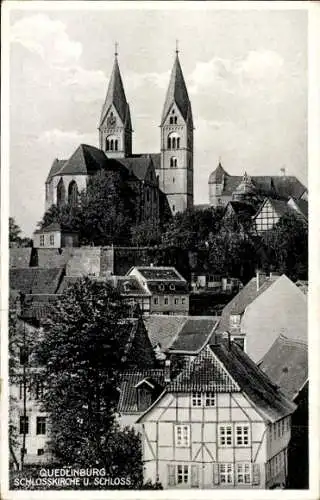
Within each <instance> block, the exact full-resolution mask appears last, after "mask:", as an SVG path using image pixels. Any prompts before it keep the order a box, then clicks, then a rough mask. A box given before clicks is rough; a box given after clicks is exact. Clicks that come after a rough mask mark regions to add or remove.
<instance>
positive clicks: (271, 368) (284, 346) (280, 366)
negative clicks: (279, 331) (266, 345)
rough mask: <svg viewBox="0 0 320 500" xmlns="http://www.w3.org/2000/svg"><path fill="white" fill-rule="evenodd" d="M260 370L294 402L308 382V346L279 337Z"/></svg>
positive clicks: (260, 365) (282, 336) (263, 360)
mask: <svg viewBox="0 0 320 500" xmlns="http://www.w3.org/2000/svg"><path fill="white" fill-rule="evenodd" d="M259 368H260V369H261V370H262V371H263V372H264V373H265V374H266V375H267V376H268V377H269V378H270V379H271V380H272V381H273V383H275V384H276V385H278V386H279V387H280V388H281V390H283V391H284V392H285V393H286V394H287V395H288V396H289V397H290V399H291V400H293V399H294V398H295V396H296V395H297V394H298V392H299V390H300V389H301V388H302V387H303V386H304V384H305V383H306V382H307V380H308V346H307V344H306V343H304V342H301V341H297V340H292V339H288V338H287V337H285V336H284V335H279V337H278V338H277V339H276V340H275V341H274V343H273V344H272V346H271V347H270V349H269V351H268V352H267V353H266V354H265V355H264V357H263V359H262V361H261V363H259Z"/></svg>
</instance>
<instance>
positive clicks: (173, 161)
mask: <svg viewBox="0 0 320 500" xmlns="http://www.w3.org/2000/svg"><path fill="white" fill-rule="evenodd" d="M177 162H178V160H177V158H176V157H175V156H172V157H171V158H170V167H177Z"/></svg>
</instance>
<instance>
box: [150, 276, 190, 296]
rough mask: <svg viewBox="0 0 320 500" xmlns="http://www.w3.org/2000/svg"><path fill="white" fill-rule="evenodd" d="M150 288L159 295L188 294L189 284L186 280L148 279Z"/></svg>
mask: <svg viewBox="0 0 320 500" xmlns="http://www.w3.org/2000/svg"><path fill="white" fill-rule="evenodd" d="M147 285H148V288H149V290H150V292H151V293H156V294H157V295H163V294H165V295H175V294H177V293H178V294H188V293H189V285H188V283H186V282H185V281H175V280H174V281H164V282H161V283H159V281H148V283H147Z"/></svg>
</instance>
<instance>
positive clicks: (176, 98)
mask: <svg viewBox="0 0 320 500" xmlns="http://www.w3.org/2000/svg"><path fill="white" fill-rule="evenodd" d="M173 102H175V103H176V105H177V106H178V108H179V111H180V113H181V114H182V116H183V118H184V119H185V120H187V119H188V118H189V119H191V120H192V112H191V104H190V101H189V96H188V91H187V87H186V84H185V81H184V77H183V73H182V69H181V66H180V61H179V56H178V52H177V54H176V58H175V61H174V64H173V68H172V71H171V77H170V82H169V87H168V90H167V95H166V99H165V102H164V106H163V111H162V119H161V124H162V123H163V122H164V120H165V119H166V117H167V114H168V112H169V109H170V107H171V105H172V103H173Z"/></svg>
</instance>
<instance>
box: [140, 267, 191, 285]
mask: <svg viewBox="0 0 320 500" xmlns="http://www.w3.org/2000/svg"><path fill="white" fill-rule="evenodd" d="M136 269H137V270H138V271H139V273H140V274H142V276H143V277H144V278H145V279H146V280H147V281H148V280H151V281H155V280H159V281H164V280H169V281H174V280H177V281H182V280H184V278H183V277H182V276H181V275H180V274H179V273H178V271H177V270H176V269H175V268H174V267H164V266H150V267H147V266H145V267H144V266H137V268H136ZM184 281H185V280H184Z"/></svg>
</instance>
